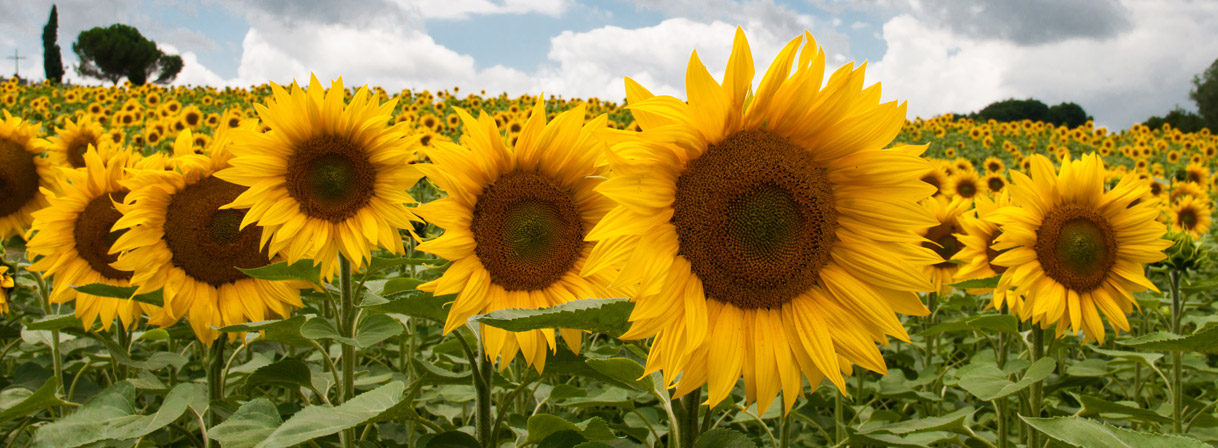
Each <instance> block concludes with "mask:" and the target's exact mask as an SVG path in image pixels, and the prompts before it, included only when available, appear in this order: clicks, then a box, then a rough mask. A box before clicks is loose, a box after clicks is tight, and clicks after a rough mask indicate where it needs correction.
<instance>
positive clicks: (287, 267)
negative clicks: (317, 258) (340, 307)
mask: <svg viewBox="0 0 1218 448" xmlns="http://www.w3.org/2000/svg"><path fill="white" fill-rule="evenodd" d="M237 270H239V271H241V272H244V273H245V275H248V276H250V277H253V278H256V279H261V280H271V281H286V280H296V281H304V282H309V283H312V284H315V285H317V284H321V268H319V267H317V266H314V265H313V260H310V259H307V258H304V259H300V260H297V261H296V262H295V263H292V264H288V262H286V261H281V262H278V263H274V264H269V265H266V266H263V267H260V268H253V269H241V268H237Z"/></svg>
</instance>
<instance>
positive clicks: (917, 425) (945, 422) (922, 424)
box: [873, 408, 976, 435]
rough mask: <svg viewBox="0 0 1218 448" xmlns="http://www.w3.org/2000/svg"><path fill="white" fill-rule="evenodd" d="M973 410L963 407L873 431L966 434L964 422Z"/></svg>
mask: <svg viewBox="0 0 1218 448" xmlns="http://www.w3.org/2000/svg"><path fill="white" fill-rule="evenodd" d="M974 412H976V410H974V409H972V408H965V409H961V410H958V411H956V412H953V413H951V414H947V415H944V416H942V417H925V418H919V419H914V420H906V421H901V422H896V423H888V424H885V425H884V426H883V427H882V428H879V429H878V430H876V431H873V432H887V433H890V434H898V435H901V434H911V433H917V432H927V431H948V432H954V433H957V434H967V433H968V428H967V427H966V422H967V421H968V418H969V417H972V416H973V413H974Z"/></svg>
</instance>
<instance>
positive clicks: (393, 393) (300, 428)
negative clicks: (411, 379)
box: [257, 381, 406, 448]
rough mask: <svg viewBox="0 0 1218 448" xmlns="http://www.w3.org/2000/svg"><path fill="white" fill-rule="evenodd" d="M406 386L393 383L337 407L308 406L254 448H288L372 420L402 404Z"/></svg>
mask: <svg viewBox="0 0 1218 448" xmlns="http://www.w3.org/2000/svg"><path fill="white" fill-rule="evenodd" d="M405 388H406V386H405V385H403V384H402V382H400V381H394V382H392V383H389V384H386V385H384V386H381V387H378V388H376V389H373V390H370V391H368V392H364V393H362V394H359V395H357V396H356V397H355V398H353V399H351V401H348V402H346V403H343V404H341V405H338V406H309V407H306V408H304V409H301V410H300V412H297V413H296V415H293V416H292V418H290V419H288V420H287V421H286V422H283V424H282V425H280V426H279V427H278V428H276V429H275V431H273V432H272V433H271V434H270V435H269V436H267V438H266V440H263V441H262V443H259V444H258V445H257V446H258V448H274V447H289V446H293V445H296V444H300V443H304V442H307V441H309V440H313V439H316V438H318V437H325V436H328V435H331V434H337V433H338V432H340V431H342V430H344V429H347V428H354V427H355V426H357V425H362V424H364V423H366V422H369V421H372V420H375V419H376V418H377V417H379V416H380V415H382V414H385V413H387V412H389V411H391V410H392V409H393V408H394V407H395V406H398V405H399V404H401V403H402V399H403V398H404V396H403V394H402V392H403V391H404V390H405Z"/></svg>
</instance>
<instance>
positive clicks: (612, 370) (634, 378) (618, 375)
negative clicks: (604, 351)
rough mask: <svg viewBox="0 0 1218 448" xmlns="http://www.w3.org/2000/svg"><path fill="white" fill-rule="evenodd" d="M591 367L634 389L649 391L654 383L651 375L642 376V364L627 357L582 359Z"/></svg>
mask: <svg viewBox="0 0 1218 448" xmlns="http://www.w3.org/2000/svg"><path fill="white" fill-rule="evenodd" d="M584 362H585V363H587V364H588V367H591V368H592V370H595V371H597V372H600V373H601V374H603V375H605V376H607V377H609V378H613V379H615V380H617V381H620V382H621V383H622V384H629V385H631V386H633V388H634V389H635V390H641V391H648V392H650V391H651V389H652V387H654V385H653V384H652V381H651V377H649V376H643V365H642V364H639V363H637V362H635V361H634V360H632V359H627V358H609V359H591V358H590V359H587V360H585V361H584Z"/></svg>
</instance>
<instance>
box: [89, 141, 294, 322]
mask: <svg viewBox="0 0 1218 448" xmlns="http://www.w3.org/2000/svg"><path fill="white" fill-rule="evenodd" d="M249 125H250V126H251V127H252V126H253V123H252V122H251V123H249ZM191 140H192V137H191V133H190V131H184V132H182V134H181V135H179V136H178V138H177V141H176V142H175V144H174V146H175V149H178V148H182V147H185V148H189V147H190V144H191ZM228 143H229V140H228V138H227V135H226V134H225V133H224V132H221V133H220V134H217V137H216V140H215V143H214V144H213V145H212V147H211V148H210V150H209V151H207V153H206V154H195V153H193V152H190V151H189V149H186V150H178V151H177V152H179V153H181V154H179V155H176V156H175V157H173V158H172V159H171V160H170V162H171V164H172V165H173V168H174V169H172V170H152V169H149V170H143V171H140V172H139V173H138V174H136V175H134V176H132V177H131V179H129V180H126V181H124V182H123V185H124V186H126V187H127V188H129V189H130V190H131V193H129V194H127V196H126V198H124V200H123V202H122V204H120V205H119V206H118V207H119V210H120V211H122V213H123V217H122V218H120V219H119V220H118V221H117V222H116V223H115V225H114V228H115V229H116V230H120V231H125V233H124V234H123V235H122V236H119V237H118V239H117V240H116V241H115V242H114V247H113V248H112V249H111V251H112V252H115V253H119V252H121V255H119V257H118V261H117V262H115V263H114V266H115V267H117V268H120V269H127V270H130V271H133V272H135V276H134V277H133V278H132V279H131V283H133V284H135V285H139V290H138V291H136V293H137V294H143V293H147V292H153V291H156V290H158V289H163V292H162V297H163V298H164V301H165V308H164V314H163V315H162V316H159V318H158V319H156V320H157V322H156V323H157V324H159V325H162V326H168V325H171V324H173V323H174V322H177V321H178V320H180V319H181V318H182V317H186V318H187V320H188V321H189V322H190V326H191V328H193V329H194V332H195V336H196V337H198V338H199V340H200V341H202V342H203V343H204V344H206V345H211V344H212V342H213V341H215V340H216V338H217V337H219V335H220V333H219V332H218V331H216V330H215V329H214V328H216V327H223V326H227V325H234V324H239V323H244V322H253V321H260V320H266V319H268V318H270V317H272V316H273V317H287V315H288V314H289V313H290V311H291V308H292V307H297V308H298V307H301V306H302V304H301V302H300V291H299V290H298V289H297V288H295V287H293V286H294V285H293V284H290V283H286V282H271V281H266V280H259V279H255V278H250V277H249V276H247V275H245V274H244V273H242V272H241V271H239V270H237V269H236V268H242V269H250V268H257V267H262V266H266V265H268V264H271V263H273V262H276V261H280V260H278V259H272V258H271V257H270V256H269V254H268V253H267V251H266V250H265V249H264V248H260V247H259V241H260V240H261V236H262V228H261V227H257V226H253V227H246V228H245V229H238V225H239V224H240V223H241V221H242V219H243V218H244V217H245V215H246V212H245V211H244V210H221V209H220V207H221V206H223V205H225V204H228V203H229V202H232V200H233V199H235V198H236V197H237V195H239V194H241V193H242V192H244V191H245V190H246V188H245V187H242V186H239V185H236V184H232V183H229V182H227V181H224V180H221V179H220V178H218V177H215V176H214V175H213V174H214V173H215V172H216V171H218V170H221V169H224V168H226V167H227V166H228V161H229V159H230V155H229V153H228V152H227V144H228Z"/></svg>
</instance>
